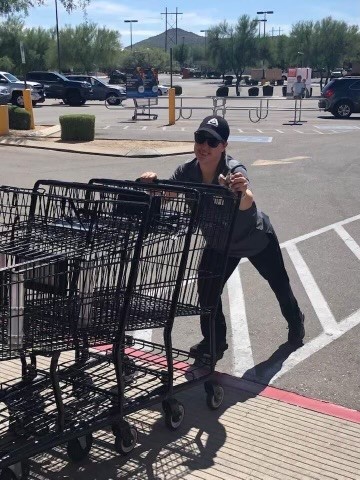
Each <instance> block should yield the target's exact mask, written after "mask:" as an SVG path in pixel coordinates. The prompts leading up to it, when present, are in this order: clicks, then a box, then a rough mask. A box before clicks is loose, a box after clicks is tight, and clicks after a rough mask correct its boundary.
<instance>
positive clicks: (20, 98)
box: [11, 92, 24, 107]
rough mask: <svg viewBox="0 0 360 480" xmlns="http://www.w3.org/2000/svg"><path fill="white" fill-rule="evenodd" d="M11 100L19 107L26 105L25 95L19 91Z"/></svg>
mask: <svg viewBox="0 0 360 480" xmlns="http://www.w3.org/2000/svg"><path fill="white" fill-rule="evenodd" d="M11 102H12V104H13V105H16V106H17V107H23V106H24V97H23V96H22V95H21V93H19V92H18V93H14V95H13V97H12V100H11Z"/></svg>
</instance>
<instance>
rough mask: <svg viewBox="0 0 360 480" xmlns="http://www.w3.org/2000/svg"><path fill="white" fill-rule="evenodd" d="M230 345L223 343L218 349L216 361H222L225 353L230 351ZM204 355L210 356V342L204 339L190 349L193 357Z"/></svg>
mask: <svg viewBox="0 0 360 480" xmlns="http://www.w3.org/2000/svg"><path fill="white" fill-rule="evenodd" d="M228 348H229V347H228V344H227V343H226V342H225V341H223V342H221V343H220V344H219V345H217V347H216V360H220V359H221V358H222V357H223V356H224V352H225V351H226V350H227V349H228ZM204 355H206V356H210V355H211V354H210V345H209V342H208V341H207V340H206V339H205V338H203V339H202V340H201V341H200V342H199V343H196V344H195V345H193V346H192V347H190V356H191V357H203V356H204Z"/></svg>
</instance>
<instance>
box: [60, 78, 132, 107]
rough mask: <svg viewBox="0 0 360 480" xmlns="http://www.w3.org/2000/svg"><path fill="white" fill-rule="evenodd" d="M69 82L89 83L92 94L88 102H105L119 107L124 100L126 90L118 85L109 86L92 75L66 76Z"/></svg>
mask: <svg viewBox="0 0 360 480" xmlns="http://www.w3.org/2000/svg"><path fill="white" fill-rule="evenodd" d="M66 76H67V78H69V79H70V80H80V81H82V82H88V83H90V85H91V87H92V94H91V96H90V98H89V100H106V101H107V103H108V104H109V105H120V104H121V102H122V101H123V100H125V98H126V88H125V87H122V86H120V85H109V84H108V83H105V82H104V81H103V80H101V79H100V78H97V77H93V76H92V75H66Z"/></svg>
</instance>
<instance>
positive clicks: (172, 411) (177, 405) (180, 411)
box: [162, 398, 185, 431]
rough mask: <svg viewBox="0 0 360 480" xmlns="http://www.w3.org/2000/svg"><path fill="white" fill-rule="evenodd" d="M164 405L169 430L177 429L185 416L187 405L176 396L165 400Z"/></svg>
mask: <svg viewBox="0 0 360 480" xmlns="http://www.w3.org/2000/svg"><path fill="white" fill-rule="evenodd" d="M162 407H163V410H164V413H165V425H166V426H167V427H168V429H169V430H172V431H174V430H177V429H178V428H179V427H180V425H181V423H182V421H183V420H184V416H185V407H184V405H183V404H182V403H181V402H178V401H177V400H175V399H174V398H172V399H169V400H164V401H163V402H162Z"/></svg>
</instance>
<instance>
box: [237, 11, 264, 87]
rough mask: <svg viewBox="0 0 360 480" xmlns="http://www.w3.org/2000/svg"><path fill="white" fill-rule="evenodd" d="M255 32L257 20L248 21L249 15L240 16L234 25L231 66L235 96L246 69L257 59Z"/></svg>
mask: <svg viewBox="0 0 360 480" xmlns="http://www.w3.org/2000/svg"><path fill="white" fill-rule="evenodd" d="M256 31H257V20H250V17H249V15H242V16H241V17H240V18H239V20H238V22H237V24H236V25H235V30H234V34H233V36H232V52H231V53H232V55H231V66H232V70H233V72H234V74H235V75H236V95H240V91H239V84H240V81H241V77H242V75H243V73H244V71H245V69H246V67H248V66H249V65H250V64H251V62H252V61H253V60H254V59H256V58H257V57H258V49H257V35H256Z"/></svg>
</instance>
